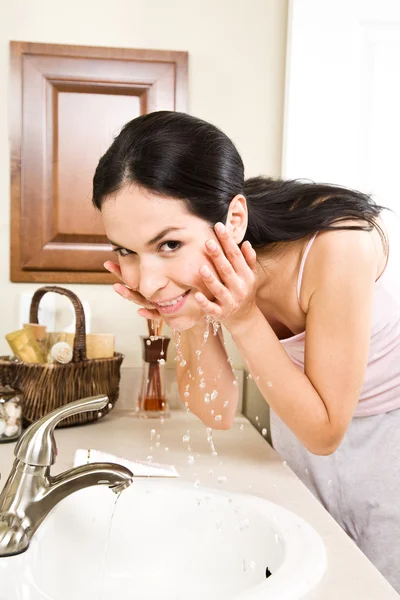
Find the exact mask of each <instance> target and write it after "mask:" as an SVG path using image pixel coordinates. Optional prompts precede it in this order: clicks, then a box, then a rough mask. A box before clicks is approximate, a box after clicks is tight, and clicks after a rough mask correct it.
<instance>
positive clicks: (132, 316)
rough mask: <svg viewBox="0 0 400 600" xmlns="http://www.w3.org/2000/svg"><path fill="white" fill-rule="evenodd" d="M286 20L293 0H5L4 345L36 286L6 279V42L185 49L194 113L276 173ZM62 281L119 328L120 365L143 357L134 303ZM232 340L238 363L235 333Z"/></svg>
mask: <svg viewBox="0 0 400 600" xmlns="http://www.w3.org/2000/svg"><path fill="white" fill-rule="evenodd" d="M286 21H287V0H130V1H128V0H113V2H109V1H107V0H69V1H68V2H66V1H65V0H62V1H61V0H3V1H2V2H0V81H1V86H0V90H1V92H0V94H1V95H0V256H1V260H0V353H8V347H7V344H6V342H5V340H4V334H5V333H7V332H9V331H12V330H14V329H16V327H17V326H18V302H19V295H20V293H21V292H23V291H33V290H34V289H36V288H37V287H40V286H38V285H34V284H25V283H21V284H15V283H14V284H13V283H11V282H10V280H9V220H10V216H9V193H10V191H9V172H10V166H9V165H10V163H9V144H8V133H7V132H8V114H7V104H8V100H7V86H8V43H9V41H10V40H17V41H30V42H46V43H61V44H77V45H93V46H115V47H129V48H154V49H164V50H186V51H188V52H189V112H190V113H192V114H194V115H196V116H198V117H201V118H203V119H206V120H209V121H211V122H213V123H215V124H216V125H218V126H219V127H221V128H222V129H223V130H224V131H225V132H226V133H227V134H228V135H229V136H230V137H232V139H233V140H234V141H235V143H236V144H237V146H238V149H239V151H240V152H241V155H242V157H243V160H244V162H245V165H246V168H247V175H248V176H250V175H256V174H259V173H268V174H269V175H274V176H278V175H280V164H281V145H282V121H283V94H284V70H285V67H284V65H285V43H286ZM9 101H10V102H12V98H10V99H9ZM66 287H71V288H72V289H73V290H74V291H76V292H77V294H78V295H79V296H80V298H81V299H87V300H88V301H89V302H90V304H91V310H92V331H93V332H110V333H115V335H116V345H117V349H118V350H119V351H121V352H124V353H125V356H126V358H125V363H124V365H125V366H137V365H139V364H140V344H139V340H138V336H139V335H140V334H143V333H145V332H146V331H147V329H146V323H145V321H144V320H143V319H142V318H140V317H138V316H137V315H136V309H135V306H134V305H132V304H128V303H127V302H124V301H123V300H121V299H120V298H119V297H118V296H116V294H115V293H114V292H113V291H112V289H111V288H110V287H108V286H104V285H72V286H66ZM229 348H230V354H231V356H232V357H233V361H234V366H236V367H239V368H240V367H241V366H242V361H241V358H240V356H239V355H238V353H237V351H236V350H235V349H234V348H233V346H232V344H231V342H230V340H229ZM172 358H173V353H171V355H170V357H169V362H171V360H172Z"/></svg>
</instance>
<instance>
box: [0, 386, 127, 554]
mask: <svg viewBox="0 0 400 600" xmlns="http://www.w3.org/2000/svg"><path fill="white" fill-rule="evenodd" d="M108 401H109V400H108V397H107V396H92V397H90V398H82V399H81V400H76V401H75V402H70V403H68V404H66V405H65V406H62V407H61V408H57V409H56V410H53V411H52V412H51V413H49V414H48V415H45V416H44V417H42V418H41V419H40V420H39V421H37V422H36V423H33V424H32V425H31V426H30V427H29V428H28V429H27V430H26V431H25V433H24V434H23V435H22V437H21V438H20V439H19V440H18V442H17V444H16V446H15V450H14V454H15V456H16V458H15V460H14V464H13V466H12V469H11V472H10V475H9V476H8V479H7V481H6V483H5V485H4V489H3V491H2V492H1V494H0V557H2V556H12V555H15V554H20V553H21V552H24V551H25V550H27V548H28V546H29V544H30V541H31V539H32V536H33V534H34V533H35V531H36V530H37V528H38V527H39V525H40V524H41V523H42V521H43V520H44V519H45V517H46V516H47V515H48V513H49V512H50V511H51V510H52V509H53V508H54V507H55V506H56V504H58V502H60V500H63V498H66V497H67V496H69V495H70V494H72V493H73V492H76V491H77V490H80V489H82V488H85V487H88V486H92V485H108V487H109V488H111V490H112V491H113V492H115V493H117V494H118V493H119V492H121V491H122V490H124V489H125V488H126V487H128V486H129V485H130V484H131V483H132V480H133V473H131V471H130V470H129V469H127V468H126V467H123V466H122V465H116V464H112V463H91V464H87V465H82V466H79V467H76V468H74V469H69V470H68V471H65V472H64V473H60V474H59V475H56V476H55V477H52V475H51V474H50V467H51V465H53V464H54V463H55V462H56V455H57V447H56V441H55V438H54V429H55V427H56V425H57V423H59V421H61V420H62V419H65V418H66V417H69V416H70V415H74V414H76V413H80V412H86V411H89V410H101V409H102V408H104V407H105V406H106V404H107V403H108Z"/></svg>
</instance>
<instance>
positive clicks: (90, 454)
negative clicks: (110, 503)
mask: <svg viewBox="0 0 400 600" xmlns="http://www.w3.org/2000/svg"><path fill="white" fill-rule="evenodd" d="M94 462H110V463H116V464H118V465H123V466H124V467H126V468H127V469H129V470H130V471H132V473H133V474H134V475H135V476H136V477H179V473H178V471H177V470H176V469H175V467H174V465H164V464H160V463H156V462H151V461H143V460H127V459H126V458H120V457H119V456H114V455H113V454H107V452H101V450H93V449H92V448H90V449H88V450H84V449H83V448H79V449H78V450H76V452H75V456H74V467H78V466H79V465H87V464H89V463H94Z"/></svg>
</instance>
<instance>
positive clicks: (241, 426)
mask: <svg viewBox="0 0 400 600" xmlns="http://www.w3.org/2000/svg"><path fill="white" fill-rule="evenodd" d="M239 429H240V431H243V429H244V425H243V423H242V424H241V425H240V426H239Z"/></svg>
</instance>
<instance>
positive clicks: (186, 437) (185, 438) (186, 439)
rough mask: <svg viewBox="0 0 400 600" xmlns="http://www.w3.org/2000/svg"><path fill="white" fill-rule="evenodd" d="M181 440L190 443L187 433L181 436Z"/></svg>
mask: <svg viewBox="0 0 400 600" xmlns="http://www.w3.org/2000/svg"><path fill="white" fill-rule="evenodd" d="M182 440H183V441H184V442H190V435H188V434H187V433H186V434H185V435H184V436H183V438H182Z"/></svg>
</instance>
